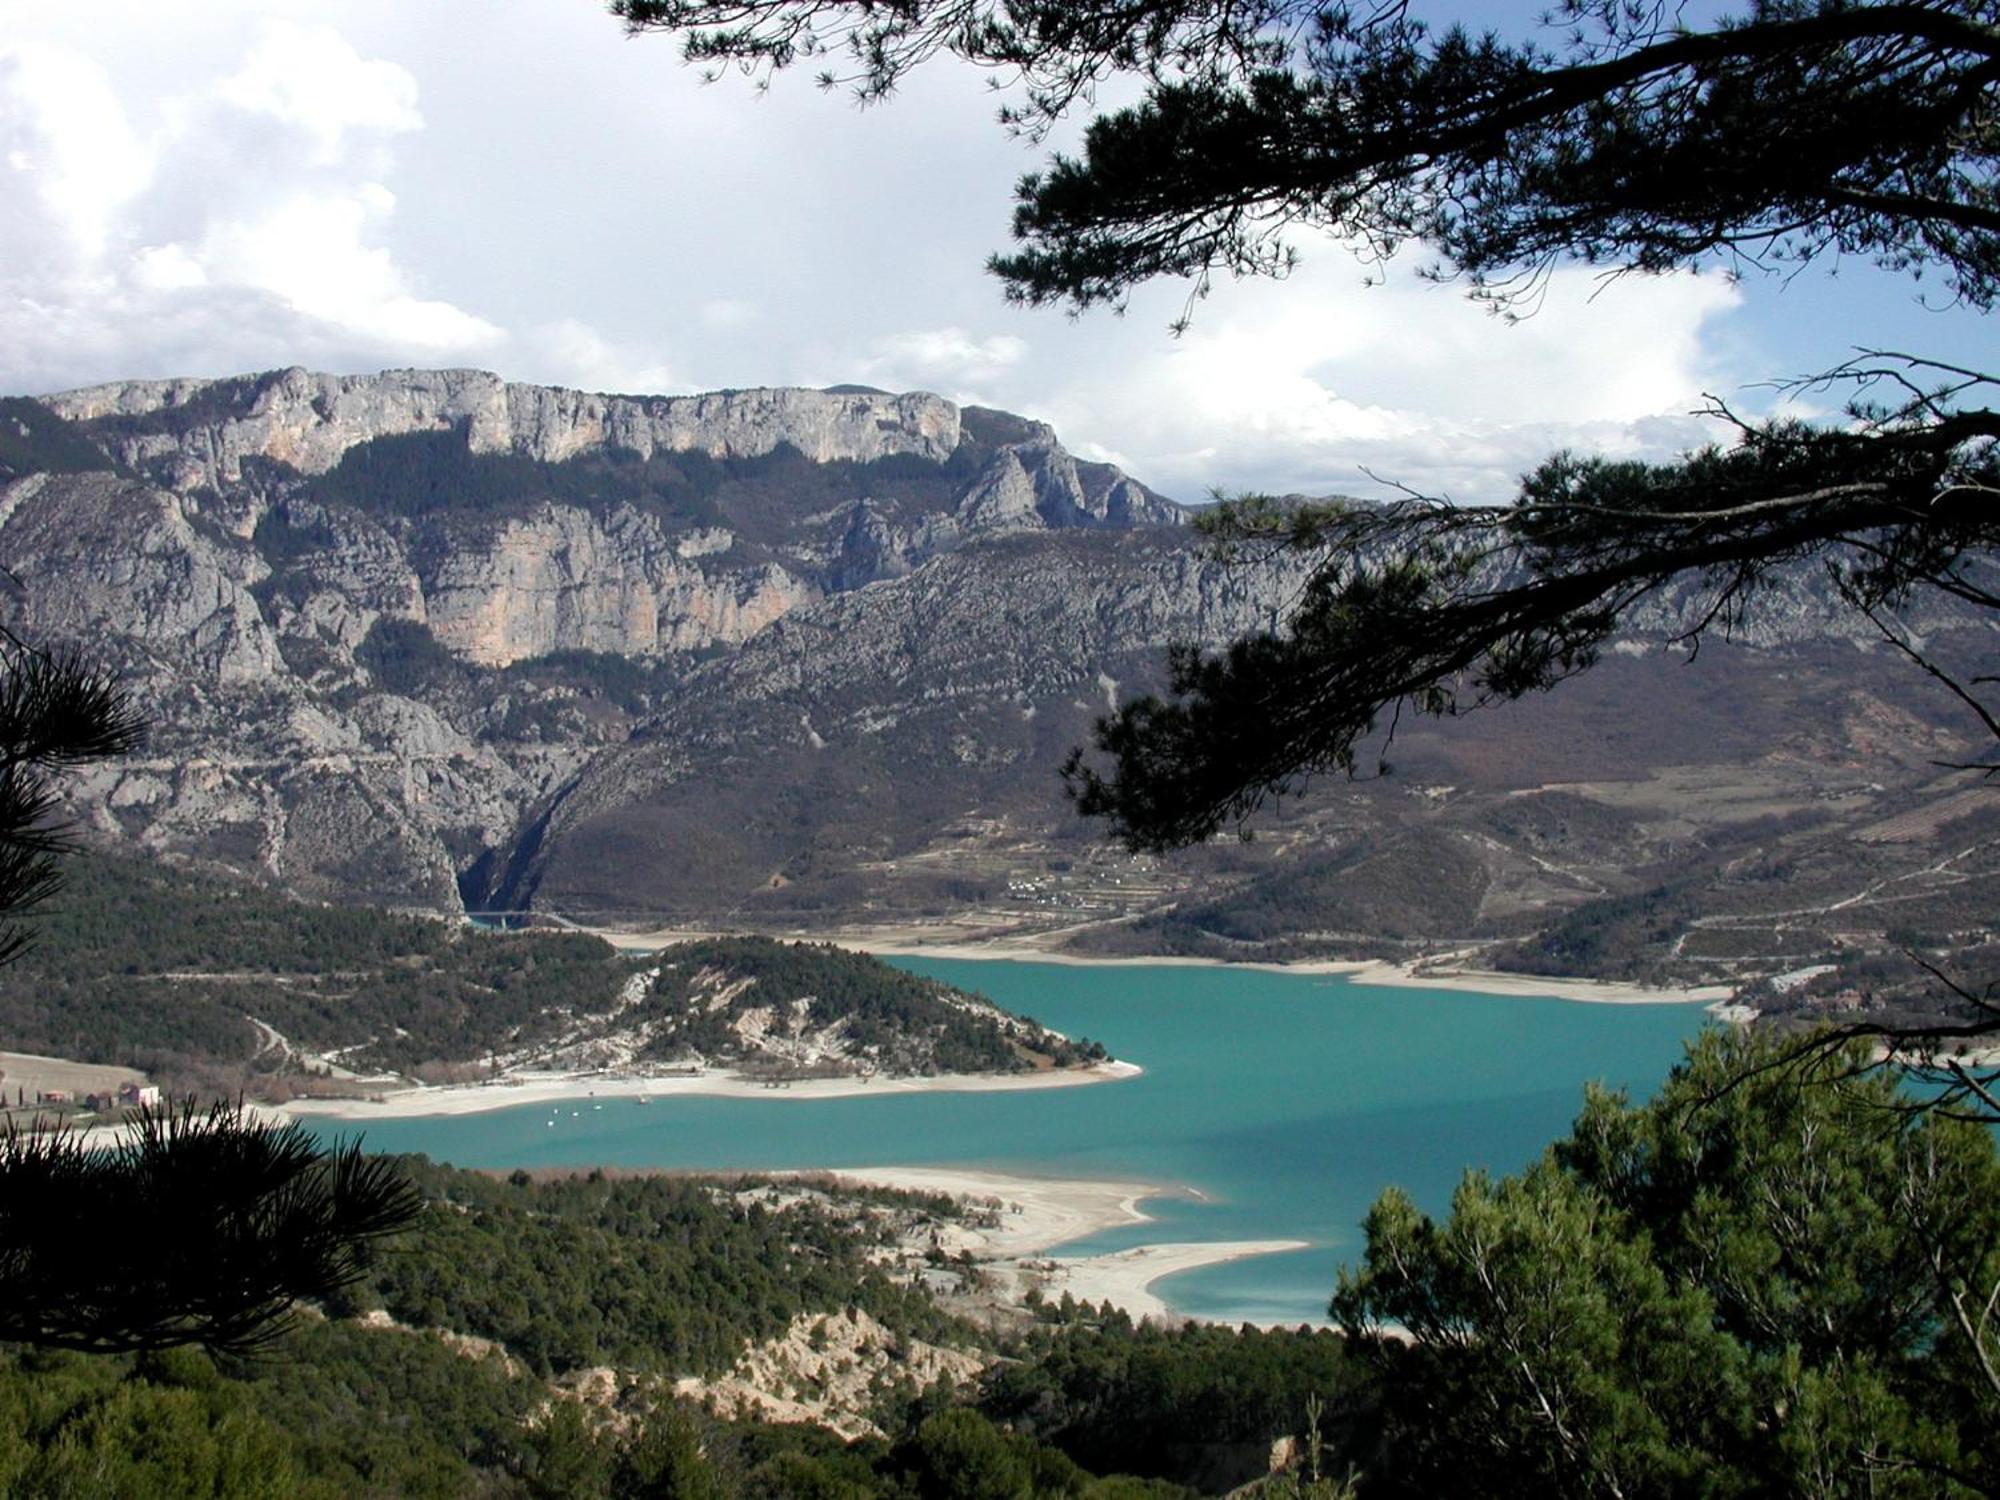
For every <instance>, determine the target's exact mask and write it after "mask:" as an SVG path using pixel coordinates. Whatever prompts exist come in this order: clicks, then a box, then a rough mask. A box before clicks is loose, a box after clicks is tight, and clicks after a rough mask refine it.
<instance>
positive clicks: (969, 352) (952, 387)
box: [855, 327, 1028, 399]
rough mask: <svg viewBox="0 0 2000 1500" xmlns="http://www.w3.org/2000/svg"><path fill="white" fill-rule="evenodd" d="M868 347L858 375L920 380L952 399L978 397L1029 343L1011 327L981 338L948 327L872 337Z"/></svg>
mask: <svg viewBox="0 0 2000 1500" xmlns="http://www.w3.org/2000/svg"><path fill="white" fill-rule="evenodd" d="M870 349H871V352H870V353H869V355H868V356H867V357H866V358H865V359H863V360H862V361H861V364H860V368H859V369H858V370H857V371H856V372H855V373H856V375H857V376H858V378H860V379H862V380H866V381H871V382H873V383H875V384H877V385H887V386H893V387H895V388H897V389H908V388H912V387H919V386H920V387H922V388H923V389H925V390H934V391H937V392H938V393H939V394H941V395H945V396H951V397H954V398H957V399H978V398H979V397H980V395H981V393H982V392H983V390H984V389H985V388H986V387H988V386H990V385H991V384H992V382H993V381H994V380H995V379H996V378H997V377H1000V376H1003V375H1005V374H1007V373H1008V372H1010V371H1012V370H1014V369H1015V368H1016V367H1017V366H1019V365H1020V364H1021V362H1022V360H1023V359H1024V358H1025V357H1026V355H1027V353H1028V344H1027V341H1026V340H1025V339H1022V338H1019V337H1017V336H1015V335H1014V334H1011V333H995V334H989V335H987V336H986V337H985V338H980V337H979V336H978V335H976V334H972V333H968V332H967V331H966V330H965V329H963V328H957V327H952V328H923V329H914V330H911V331H910V332H907V333H896V334H890V335H888V336H887V337H885V338H879V339H875V340H873V341H872V344H871V346H870Z"/></svg>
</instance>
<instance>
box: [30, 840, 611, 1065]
mask: <svg viewBox="0 0 2000 1500" xmlns="http://www.w3.org/2000/svg"><path fill="white" fill-rule="evenodd" d="M64 874H65V876H66V880H65V884H64V887H63V889H62V890H61V891H60V892H59V893H58V894H57V895H56V896H55V897H53V898H52V899H50V900H49V901H48V902H46V903H45V904H44V905H43V906H41V907H40V908H38V909H37V910H36V912H35V914H34V916H33V918H32V919H31V922H30V924H29V930H30V931H31V932H32V933H33V935H34V938H35V942H34V944H33V946H31V947H30V948H29V950H28V951H27V953H26V954H25V955H23V956H22V957H21V958H20V959H19V960H18V961H16V962H15V963H13V964H10V965H8V966H7V967H5V968H0V1034H4V1035H5V1036H6V1037H7V1038H8V1043H9V1045H10V1046H11V1047H13V1048H15V1049H17V1050H21V1051H29V1052H43V1053H49V1054H53V1055H56V1056H62V1057H73V1058H77V1059H79V1060H82V1061H86V1062H105V1063H118V1064H126V1065H132V1066H137V1067H142V1068H146V1069H148V1070H149V1071H154V1072H160V1073H163V1074H164V1075H165V1076H166V1077H167V1078H168V1079H169V1080H171V1079H174V1078H187V1079H190V1080H201V1079H204V1078H209V1077H216V1076H222V1075H221V1074H218V1071H217V1070H218V1067H220V1068H221V1069H223V1070H225V1071H226V1069H227V1068H229V1067H232V1066H233V1067H235V1068H236V1069H238V1070H239V1071H238V1073H237V1074H236V1075H234V1078H235V1081H236V1083H237V1085H238V1086H239V1087H240V1086H242V1085H243V1084H244V1083H248V1082H250V1081H251V1080H252V1078H253V1077H254V1076H255V1073H256V1071H257V1069H258V1068H264V1067H268V1068H276V1067H278V1066H279V1065H280V1064H281V1063H282V1061H283V1059H282V1057H281V1056H274V1055H271V1054H270V1053H269V1052H268V1050H267V1048H266V1039H265V1038H264V1037H262V1036H261V1035H260V1034H259V1033H258V1032H257V1031H256V1030H255V1028H253V1027H252V1026H251V1025H250V1024H249V1023H248V1022H247V1021H246V1020H245V1019H244V1018H245V1017H246V1016H255V1017H257V1018H258V1019H259V1020H262V1021H264V1022H265V1023H266V1024H268V1025H270V1026H273V1027H275V1028H276V1029H277V1030H278V1031H279V1032H281V1033H282V1034H283V1035H284V1036H285V1037H286V1038H288V1039H289V1040H290V1041H291V1042H292V1043H293V1044H294V1045H296V1046H298V1047H301V1048H305V1049H307V1050H311V1051H325V1050H331V1049H334V1048H343V1047H356V1048H358V1049H359V1050H357V1051H355V1052H354V1053H352V1054H350V1055H349V1058H348V1061H349V1062H350V1064H351V1065H352V1066H355V1067H357V1068H363V1069H365V1068H368V1067H383V1068H392V1069H414V1068H417V1067H420V1066H422V1065H423V1064H425V1063H427V1062H433V1061H440V1060H463V1061H481V1060H483V1059H484V1058H485V1057H486V1056H487V1054H488V1053H489V1052H490V1051H491V1050H493V1049H494V1048H500V1047H507V1046H510V1045H511V1046H520V1045H526V1044H528V1043H531V1042H533V1041H534V1040H536V1039H537V1038H540V1037H543V1036H547V1035H549V1034H550V1033H551V1032H552V1031H553V1030H555V1029H556V1028H557V1027H559V1026H560V1025H562V1024H563V1020H562V1018H563V1017H564V1016H565V1015H566V1014H568V1013H570V1012H582V1013H585V1014H590V1013H596V1012H602V1011H605V1010H608V1009H609V1008H610V1007H611V1006H612V1005H613V1004H614V1003H615V1002H616V998H617V994H618V989H619V986H620V985H621V984H622V983H624V981H625V979H626V978H627V976H628V975H629V974H630V973H631V972H632V969H633V965H632V963H631V962H630V961H629V960H626V959H623V958H620V957H619V956H618V955H617V954H616V953H615V952H614V950H613V949H612V948H611V946H610V945H609V944H607V943H605V942H603V941H602V940H600V939H597V938H593V937H588V936H585V935H582V934H578V933H540V932H536V933H489V932H478V931H474V930H472V929H469V928H466V927H464V926H463V925H462V924H457V923H451V922H445V921H441V920H436V919H432V918H426V917H412V916H399V915H396V914H393V913H387V912H380V911H370V910H362V909H356V908H348V907H334V906H316V905H311V904H307V903H303V902H296V901H291V900H287V899H286V898H285V897H283V896H282V895H279V894H277V893H275V892H272V891H269V890H266V889H263V888H261V887H258V886H255V885H252V884H250V883H249V882H247V881H242V880H239V879H232V878H224V877H220V876H208V875H202V874H197V873H195V872H192V871H186V870H177V869H170V868H168V867H166V866H162V865H157V864H154V863H151V862H149V861H145V860H138V859H130V858H125V857H120V856H114V855H110V854H97V853H93V854H88V855H82V856H78V857H76V858H74V859H71V860H69V861H67V862H66V863H65V865H64Z"/></svg>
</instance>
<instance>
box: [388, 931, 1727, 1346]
mask: <svg viewBox="0 0 2000 1500" xmlns="http://www.w3.org/2000/svg"><path fill="white" fill-rule="evenodd" d="M897 962H898V963H899V964H900V965H901V966H902V967H904V968H907V969H910V970H913V971H915V972H917V973H920V974H928V975H931V976H934V977H936V978H939V979H943V980H947V981H949V982H950V983H952V984H956V985H961V986H964V987H965V988H968V989H973V990H977V991H979V992H981V993H983V994H986V995H989V996H991V997H992V998H993V999H994V1000H995V1001H996V1002H998V1003H999V1004H1000V1005H1003V1006H1005V1007H1006V1008H1007V1009H1009V1010H1014V1011H1019V1012H1022V1013H1025V1014H1028V1015H1032V1016H1034V1017H1035V1018H1036V1019H1037V1020H1039V1021H1041V1022H1043V1023H1044V1024H1046V1025H1049V1026H1053V1027H1055V1028H1056V1029H1057V1030H1059V1031H1063V1032H1066V1033H1068V1034H1069V1035H1071V1036H1088V1037H1094V1038H1097V1039H1098V1040H1101V1041H1103V1042H1104V1043H1105V1044H1106V1045H1107V1046H1108V1047H1109V1048H1110V1049H1111V1051H1112V1052H1113V1053H1114V1054H1115V1055H1116V1056H1118V1057H1120V1058H1123V1059H1125V1060H1127V1061H1130V1062H1135V1063H1137V1064H1139V1065H1140V1066H1141V1067H1143V1068H1144V1069H1145V1070H1146V1071H1145V1073H1144V1074H1143V1075H1142V1076H1141V1077H1139V1078H1136V1079H1132V1080H1130V1081H1127V1082H1123V1083H1116V1084H1105V1085H1100V1086H1094V1087H1088V1088H1068V1089H1043V1090H1029V1091H1022V1092H994V1093H959V1094H930V1095H922V1094H918V1095H902V1096H898V1097H881V1098H870V1097H867V1096H862V1097H858V1098H847V1099H820V1100H798V1099H791V1098H787V1097H785V1096H784V1095H782V1094H780V1095H777V1096H775V1097H773V1098H771V1099H768V1100H767V1099H717V1098H680V1099H673V1098H663V1099H655V1100H653V1101H652V1102H651V1103H649V1104H647V1105H645V1106H643V1107H640V1106H637V1105H635V1104H633V1103H631V1102H629V1101H627V1100H624V1099H620V1098H618V1097H616V1096H614V1095H607V1096H606V1097H605V1098H604V1099H603V1100H602V1101H601V1102H603V1103H604V1105H605V1108H604V1109H602V1110H597V1111H585V1112H584V1114H583V1116H582V1118H580V1119H577V1120H567V1119H566V1120H564V1121H563V1122H562V1128H561V1129H558V1130H551V1129H549V1128H548V1126H547V1123H546V1122H547V1120H548V1118H549V1109H548V1106H547V1105H538V1106H537V1105H526V1106H522V1107H520V1108H517V1109H507V1110H498V1111H494V1112H492V1113H489V1114H480V1115H459V1116H450V1117H435V1118H427V1119H426V1118H417V1119H403V1120H385V1121H382V1122H379V1123H375V1124H371V1125H370V1126H368V1128H367V1141H368V1144H369V1146H370V1148H371V1149H375V1150H383V1151H421V1152H424V1153H426V1154H428V1155H429V1156H431V1157H433V1158H435V1159H438V1160H441V1161H449V1162H454V1163H457V1164H458V1165H460V1166H469V1167H516V1166H529V1167H534V1166H551V1165H575V1166H610V1165H619V1166H654V1167H700V1168H767V1167H841V1166H888V1165H950V1166H964V1167H990V1168H996V1169H999V1170H1003V1171H1007V1172H1016V1173H1023V1174H1029V1175H1043V1176H1057V1177H1091V1178H1096V1177H1106V1178H1115V1179H1119V1180H1123V1181H1137V1182H1148V1183H1153V1184H1157V1185H1158V1186H1159V1187H1160V1188H1161V1189H1163V1190H1164V1193H1165V1195H1164V1196H1162V1197H1159V1198H1154V1199H1149V1200H1148V1201H1147V1203H1146V1205H1145V1207H1146V1211H1147V1212H1148V1213H1150V1214H1151V1215H1152V1216H1153V1218H1154V1221H1155V1222H1153V1223H1150V1224H1146V1225H1140V1226H1133V1227H1131V1228H1126V1229H1121V1230H1119V1231H1117V1232H1115V1233H1112V1234H1105V1235H1099V1236H1096V1237H1094V1238H1092V1239H1088V1240H1082V1241H1076V1242H1073V1243H1072V1244H1070V1245H1068V1246H1065V1247H1063V1250H1062V1253H1064V1254H1077V1253H1087V1252H1090V1251H1097V1250H1109V1249H1116V1248H1120V1247H1123V1246H1126V1245H1134V1244H1144V1243H1147V1242H1148V1241H1162V1240H1235V1239H1299V1240H1306V1241H1308V1242H1310V1244H1311V1245H1312V1248H1311V1249H1310V1250H1303V1251H1298V1252H1294V1253H1291V1254H1285V1255H1270V1256H1258V1257H1253V1258H1251V1259H1248V1260H1242V1261H1236V1262H1232V1263H1230V1264H1227V1265H1221V1266H1211V1267H1207V1268H1204V1269H1202V1270H1199V1271H1192V1272H1188V1273H1186V1274H1184V1275H1181V1276H1176V1277H1171V1278H1169V1279H1167V1280H1165V1281H1162V1282H1160V1283H1158V1284H1157V1285H1156V1286H1155V1288H1154V1290H1155V1291H1156V1292H1157V1293H1158V1294H1159V1295H1160V1296H1162V1297H1163V1298H1164V1299H1165V1300H1166V1301H1167V1302H1168V1303H1170V1304H1171V1305H1172V1306H1174V1307H1175V1308H1177V1309H1179V1310H1181V1311H1183V1312H1188V1313H1193V1314H1197V1315H1200V1316H1203V1317H1213V1318H1222V1319H1226V1320H1230V1321H1235V1320H1238V1319H1254V1320H1256V1321H1260V1322H1262V1321H1294V1320H1307V1319H1317V1318H1320V1317H1322V1316H1324V1314H1325V1311H1326V1301H1327V1298H1328V1296H1329V1295H1330V1293H1331V1292H1332V1289H1333V1281H1334V1272H1335V1269H1336V1267H1338V1266H1339V1265H1340V1264H1342V1263H1343V1262H1344V1261H1347V1260H1349V1259H1352V1258H1353V1256H1354V1255H1355V1253H1356V1252H1357V1251H1358V1249H1359V1246H1360V1240H1361V1234H1360V1222H1361V1218H1362V1216H1363V1214H1365V1213H1366V1212H1367V1209H1368V1205H1369V1203H1370V1202H1371V1201H1372V1200H1373V1199H1374V1197H1375V1195H1376V1194H1377V1193H1378V1192H1380V1191H1381V1189H1382V1188H1384V1187H1386V1186H1389V1185H1390V1184H1400V1185H1401V1186H1403V1187H1404V1188H1405V1189H1407V1190H1408V1191H1409V1192H1411V1193H1412V1194H1413V1195H1414V1196H1415V1198H1416V1199H1417V1201H1418V1202H1419V1203H1420V1204H1422V1205H1423V1206H1424V1207H1425V1208H1427V1209H1431V1210H1433V1211H1437V1210H1442V1209H1443V1208H1444V1207H1445V1206H1446V1205H1447V1204H1448V1202H1449V1199H1450V1195H1451V1190H1452V1188H1453V1187H1454V1186H1455V1185H1456V1184H1457V1182H1458V1179H1459V1176H1460V1174H1461V1173H1462V1172H1463V1171H1464V1170H1465V1169H1466V1168H1468V1167H1473V1166H1479V1167H1485V1168H1488V1169H1491V1170H1494V1171H1498V1172H1505V1171H1512V1170H1515V1169H1517V1168H1519V1167H1521V1166H1523V1165H1524V1164H1526V1163H1527V1162H1528V1161H1530V1160H1531V1159H1532V1158H1533V1157H1534V1156H1535V1155H1536V1154H1537V1153H1538V1152H1539V1151H1540V1150H1541V1148H1542V1147H1543V1146H1544V1145H1546V1144H1547V1143H1548V1142H1549V1141H1551V1140H1553V1139H1554V1138H1555V1137H1556V1136H1558V1135H1560V1134H1562V1133H1563V1132H1564V1131H1565V1130H1566V1129H1567V1127H1568V1125H1569V1122H1570V1120H1571V1119H1572V1118H1573V1117H1574V1116H1575V1114H1576V1111H1577V1107H1578V1105H1579V1104H1580V1102H1581V1100H1582V1094H1583V1085H1584V1083H1585V1082H1586V1081H1587V1080H1592V1079H1596V1080H1601V1081H1604V1082H1607V1083H1610V1084H1612V1085H1613V1086H1616V1087H1621V1088H1627V1089H1630V1090H1632V1091H1633V1092H1634V1093H1635V1094H1645V1093H1647V1092H1650V1091H1651V1089H1653V1088H1654V1087H1655V1086H1656V1085H1657V1084H1658V1083H1659V1082H1660V1080H1661V1079H1662V1078H1664V1077H1665V1076H1666V1073H1667V1070H1668V1069H1669V1068H1671V1067H1672V1066H1673V1065H1674V1063H1675V1062H1676V1061H1678V1060H1679V1058H1680V1056H1681V1048H1682V1044H1683V1043H1684V1042H1685V1041H1686V1040H1687V1039H1688V1038H1689V1037H1691V1036H1693V1035H1694V1034H1695V1033H1696V1032H1697V1031H1699V1030H1700V1029H1701V1027H1702V1026H1703V1025H1704V1024H1705V1023H1706V1022H1707V1017H1706V1015H1705V1013H1704V1011H1703V1010H1702V1008H1701V1007H1700V1006H1698V1005H1593V1004H1579V1003H1576V1002H1574V1001H1564V1000H1554V999H1530V998H1522V997H1518V996H1492V995H1474V994H1453V993H1446V992H1442V991H1430V990H1415V989H1401V988H1389V987H1382V986H1371V985H1362V984H1356V983H1353V982H1352V981H1350V980H1347V979H1344V978H1339V977H1334V976H1327V975H1308V974H1287V973H1277V972H1271V971H1268V970H1249V969H1244V970H1238V969H1224V968H1198V967H1178V966H1160V967H1152V966H1131V967H1126V966H1116V967H1113V966H1103V967H1077V966H1066V965H1055V964H1032V963H1014V962H999V961H966V960H944V959H899V960H897Z"/></svg>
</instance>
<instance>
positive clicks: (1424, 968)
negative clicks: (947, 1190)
mask: <svg viewBox="0 0 2000 1500" xmlns="http://www.w3.org/2000/svg"><path fill="white" fill-rule="evenodd" d="M586 930H588V931H591V932H592V934H593V935H594V936H596V937H600V938H603V939H604V940H605V941H606V942H608V943H610V944H611V945H612V946H613V947H615V948H619V949H621V950H623V951H626V952H651V951H653V950H654V949H657V948H661V947H664V946H666V945H668V944H671V943H686V942H694V941H697V940H699V939H702V938H711V937H716V936H718V935H719V934H717V933H713V932H708V931H692V930H690V931H680V930H675V929H661V930H659V931H655V932H618V931H613V930H610V929H597V928H594V929H586ZM1068 930H1072V929H1057V930H1056V931H1053V932H1035V933H1010V934H1007V935H1005V936H1001V937H994V938H983V939H978V940H972V939H968V938H967V937H965V936H964V935H963V934H962V933H953V934H951V935H948V936H940V935H938V934H936V932H935V931H934V929H930V928H923V927H886V928H849V929H834V930H832V931H829V932H825V933H795V934H791V935H790V936H788V937H787V938H786V939H785V940H786V941H790V942H824V943H832V944H834V945H835V946H836V947H840V948H848V949H851V950H853V951H854V952H856V953H868V954H873V955H874V956H875V957H877V958H951V959H972V960H975V961H979V962H989V963H990V962H1003V963H1032V964H1061V965H1064V966H1065V967H1071V968H1084V969H1132V968H1153V969H1159V968H1174V969H1180V968H1186V969H1257V970H1262V971H1264V972H1266V973H1272V974H1333V975H1340V976H1344V977H1346V978H1349V979H1352V980H1354V981H1355V982H1356V983H1357V984H1382V985H1396V986H1401V987H1407V988H1410V989H1427V990H1452V991H1457V992H1459V993H1469V994H1480V995H1500V996H1508V997H1515V996H1518V997H1522V998H1532V999H1546V1000H1577V1001H1582V1002H1585V1003H1587V1004H1593V1005H1715V1004H1719V1003H1724V1002H1727V1001H1728V1000H1729V999H1730V998H1731V997H1732V996H1733V995H1734V994H1735V990H1734V989H1733V988H1732V987H1731V986H1729V985H1720V984H1714V985H1696V986H1692V987H1690V988H1686V989H1661V988H1658V987H1655V986H1651V985H1642V984H1624V983H1620V982H1618V981H1616V980H1608V979H1575V978H1559V977H1553V978H1552V977H1549V976H1545V975H1539V974H1514V973H1506V972H1502V971H1500V970H1497V969H1475V968H1471V967H1467V966H1449V967H1448V966H1447V963H1446V962H1442V961H1439V960H1437V959H1430V960H1424V959H1416V960H1412V961H1410V962H1407V963H1396V962H1393V961H1391V960H1389V959H1380V958H1376V959H1339V958H1312V959H1300V960H1297V961H1296V962H1292V963H1278V962H1274V961H1269V960H1254V959H1253V960H1244V961H1241V962H1239V961H1237V960H1234V959H1222V958H1189V957H1185V956H1181V955H1172V956H1168V955H1161V956H1155V957H1148V956H1143V955H1142V956H1136V957H1127V956H1116V957H1113V956H1105V957H1096V956H1091V955H1084V954H1076V953H1062V952H1058V951H1056V950H1055V949H1054V948H1053V947H1052V946H1051V944H1050V940H1051V939H1052V938H1055V937H1059V936H1061V935H1062V933H1063V932H1064V931H1068Z"/></svg>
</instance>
